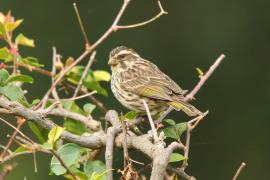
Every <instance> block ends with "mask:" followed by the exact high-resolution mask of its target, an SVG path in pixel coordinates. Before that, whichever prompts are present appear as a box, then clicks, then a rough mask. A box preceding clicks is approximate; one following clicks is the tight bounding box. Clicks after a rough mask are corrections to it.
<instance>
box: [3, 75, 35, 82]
mask: <svg viewBox="0 0 270 180" xmlns="http://www.w3.org/2000/svg"><path fill="white" fill-rule="evenodd" d="M14 81H19V82H25V83H31V84H32V83H33V82H34V79H33V78H32V77H31V76H28V75H23V74H18V75H11V76H9V78H8V79H7V82H6V83H10V82H14Z"/></svg>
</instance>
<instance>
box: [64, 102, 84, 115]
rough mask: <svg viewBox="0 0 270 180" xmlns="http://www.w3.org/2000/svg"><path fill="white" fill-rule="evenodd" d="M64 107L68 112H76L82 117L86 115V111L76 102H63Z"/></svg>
mask: <svg viewBox="0 0 270 180" xmlns="http://www.w3.org/2000/svg"><path fill="white" fill-rule="evenodd" d="M62 104H63V107H64V109H66V110H70V111H72V112H76V113H79V114H82V115H85V113H84V111H83V110H82V109H81V108H80V106H78V105H77V104H76V103H75V102H74V101H66V100H63V101H62Z"/></svg>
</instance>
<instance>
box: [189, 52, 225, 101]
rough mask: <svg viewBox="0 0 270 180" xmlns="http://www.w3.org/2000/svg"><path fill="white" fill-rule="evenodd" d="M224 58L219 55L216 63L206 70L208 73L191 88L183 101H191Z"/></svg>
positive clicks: (222, 55)
mask: <svg viewBox="0 0 270 180" xmlns="http://www.w3.org/2000/svg"><path fill="white" fill-rule="evenodd" d="M225 57H226V56H225V55H224V54H221V55H220V56H219V57H218V58H217V59H216V61H215V62H214V64H213V65H212V66H211V67H210V68H209V69H208V71H207V72H206V73H205V75H203V76H202V77H201V79H200V81H199V82H198V84H197V85H196V86H195V87H194V88H193V90H192V91H191V92H190V93H189V94H188V95H186V97H185V101H189V100H192V99H193V98H194V96H195V94H197V92H198V91H199V90H200V89H201V87H202V86H203V85H204V83H205V82H206V80H207V79H208V78H209V77H210V76H211V75H212V74H213V72H214V71H215V70H216V68H217V67H218V66H219V64H220V63H221V62H222V60H223V59H224V58H225Z"/></svg>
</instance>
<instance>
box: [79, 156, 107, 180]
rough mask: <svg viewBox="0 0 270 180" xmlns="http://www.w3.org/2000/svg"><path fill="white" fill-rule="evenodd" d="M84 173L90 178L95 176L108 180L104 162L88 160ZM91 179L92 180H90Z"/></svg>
mask: <svg viewBox="0 0 270 180" xmlns="http://www.w3.org/2000/svg"><path fill="white" fill-rule="evenodd" d="M83 171H84V172H85V173H86V174H87V175H88V176H89V177H92V176H93V174H94V175H95V177H97V176H100V175H101V176H100V178H101V179H102V180H103V179H104V180H105V179H106V178H107V176H106V173H104V172H106V167H105V164H104V163H103V162H102V161H99V160H96V161H91V160H88V161H87V162H86V163H85V164H84V167H83ZM90 179H91V178H90Z"/></svg>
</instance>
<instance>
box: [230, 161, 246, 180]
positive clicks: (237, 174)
mask: <svg viewBox="0 0 270 180" xmlns="http://www.w3.org/2000/svg"><path fill="white" fill-rule="evenodd" d="M245 166H246V163H245V162H242V163H241V165H240V167H239V168H238V169H237V171H236V173H235V175H234V176H233V178H232V180H236V179H237V178H238V176H239V175H240V173H241V172H242V170H243V169H244V167H245Z"/></svg>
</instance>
